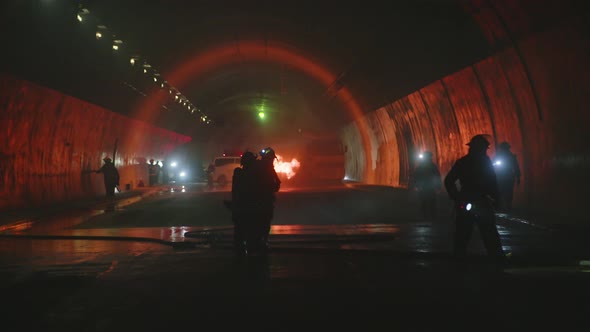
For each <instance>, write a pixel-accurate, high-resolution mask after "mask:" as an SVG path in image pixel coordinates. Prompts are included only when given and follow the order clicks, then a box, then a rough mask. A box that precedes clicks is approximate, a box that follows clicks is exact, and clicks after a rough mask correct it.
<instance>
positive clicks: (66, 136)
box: [0, 76, 190, 209]
mask: <svg viewBox="0 0 590 332" xmlns="http://www.w3.org/2000/svg"><path fill="white" fill-rule="evenodd" d="M0 128H2V130H1V131H0V142H3V144H1V145H0V208H3V209H4V208H14V207H20V206H40V205H45V204H51V203H53V202H58V201H62V200H66V199H72V198H81V197H89V196H92V197H93V196H102V195H104V185H103V182H102V181H103V178H102V174H97V173H92V172H89V171H90V170H96V169H98V168H100V166H101V165H102V163H103V162H102V158H104V157H106V156H109V157H111V158H113V153H114V152H115V148H116V155H115V158H114V161H115V166H116V167H117V168H118V170H119V173H120V176H121V181H120V185H121V188H122V189H124V188H125V185H126V184H129V185H130V186H131V187H134V186H136V185H137V184H138V182H139V181H140V180H143V181H144V182H145V183H146V185H147V165H146V160H149V159H151V158H153V159H155V160H162V159H163V157H164V156H165V155H166V154H167V153H168V152H170V151H171V150H172V149H174V148H175V147H176V146H178V145H180V144H182V143H185V142H189V141H190V138H189V137H187V136H183V135H179V134H176V133H173V132H170V131H166V130H163V129H160V128H157V127H154V126H151V125H148V124H146V123H143V122H139V121H136V120H133V119H130V118H127V117H125V116H122V115H119V114H116V113H113V112H110V111H108V110H106V109H103V108H100V107H98V106H96V105H92V104H89V103H87V102H84V101H81V100H78V99H76V98H73V97H70V96H67V95H64V94H62V93H60V92H57V91H54V90H50V89H47V88H44V87H41V86H38V85H35V84H32V83H30V82H26V81H22V80H18V79H15V78H12V77H6V76H0Z"/></svg>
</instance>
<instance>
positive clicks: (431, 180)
mask: <svg viewBox="0 0 590 332" xmlns="http://www.w3.org/2000/svg"><path fill="white" fill-rule="evenodd" d="M409 187H410V189H412V190H416V191H417V192H418V199H419V200H420V211H421V212H422V216H423V217H424V218H425V219H434V218H435V217H436V195H437V193H438V192H439V191H440V190H441V189H442V181H441V179H440V172H439V171H438V167H437V166H436V164H435V163H434V161H432V152H430V151H424V152H423V153H421V154H420V156H419V160H418V166H416V168H415V169H414V172H413V173H412V176H411V177H410V186H409Z"/></svg>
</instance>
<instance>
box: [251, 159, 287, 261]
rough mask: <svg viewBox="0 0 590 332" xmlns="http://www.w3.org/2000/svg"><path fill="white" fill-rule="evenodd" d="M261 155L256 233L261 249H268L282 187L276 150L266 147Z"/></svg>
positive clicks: (258, 171)
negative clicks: (278, 196) (277, 198)
mask: <svg viewBox="0 0 590 332" xmlns="http://www.w3.org/2000/svg"><path fill="white" fill-rule="evenodd" d="M260 156H261V159H260V160H259V161H258V169H257V173H258V174H257V175H258V176H257V178H258V195H257V197H258V206H259V222H258V223H257V224H258V225H257V226H256V228H257V229H258V231H257V232H256V233H257V234H258V236H257V238H258V241H259V249H261V250H263V251H266V250H267V249H268V236H269V233H270V225H271V221H272V218H273V216H274V208H275V201H276V193H277V192H278V191H279V189H280V188H281V180H280V179H279V176H278V175H277V172H276V171H275V169H274V161H275V159H276V154H275V151H274V150H273V149H272V148H265V149H263V150H262V151H261V153H260Z"/></svg>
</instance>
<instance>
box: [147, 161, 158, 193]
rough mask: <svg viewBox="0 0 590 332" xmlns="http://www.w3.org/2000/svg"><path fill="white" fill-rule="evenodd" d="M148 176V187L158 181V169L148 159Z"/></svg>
mask: <svg viewBox="0 0 590 332" xmlns="http://www.w3.org/2000/svg"><path fill="white" fill-rule="evenodd" d="M148 175H149V179H150V187H151V186H153V185H155V184H156V182H157V181H158V168H157V166H156V164H154V160H153V159H150V163H149V164H148Z"/></svg>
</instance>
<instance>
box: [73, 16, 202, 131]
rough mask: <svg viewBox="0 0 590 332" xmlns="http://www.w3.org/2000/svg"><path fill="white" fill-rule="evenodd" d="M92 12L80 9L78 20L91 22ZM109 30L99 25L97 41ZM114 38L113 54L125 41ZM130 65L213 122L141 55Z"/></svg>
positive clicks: (184, 105) (179, 102)
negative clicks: (149, 76)
mask: <svg viewBox="0 0 590 332" xmlns="http://www.w3.org/2000/svg"><path fill="white" fill-rule="evenodd" d="M90 18H91V16H90V11H89V10H88V9H87V8H83V7H80V8H79V10H78V13H77V15H76V19H77V20H78V22H80V23H84V22H85V21H90ZM108 33H109V32H108V28H107V27H106V26H104V25H97V26H96V34H95V35H96V39H97V40H100V39H103V38H104V37H106V36H107V35H108ZM112 38H113V45H112V48H113V52H120V50H121V48H122V46H123V41H122V40H121V39H117V38H116V36H115V35H112ZM129 63H130V65H131V66H134V67H136V66H137V67H139V66H141V68H142V70H143V73H144V74H146V75H151V77H152V80H153V81H154V83H156V84H158V85H159V86H160V88H161V89H166V90H168V92H169V94H170V95H171V96H174V102H177V103H178V104H179V105H182V107H186V109H187V110H188V111H189V112H190V113H191V114H195V112H196V113H198V115H199V116H200V119H201V121H202V122H203V123H206V124H211V122H212V121H211V120H210V119H209V118H208V117H207V116H206V115H205V114H204V113H203V112H202V111H201V110H200V109H199V108H197V107H196V106H194V105H193V104H192V103H191V102H190V101H189V100H188V98H186V97H185V96H184V95H183V94H182V93H180V91H178V89H176V88H175V87H173V86H171V85H170V84H169V83H168V82H167V81H166V80H165V79H163V78H162V76H161V75H160V74H159V73H158V72H157V71H156V70H155V69H154V68H153V67H152V66H151V65H150V64H149V63H148V62H147V61H145V59H142V58H141V57H140V56H139V55H133V56H131V57H130V58H129ZM162 107H163V108H165V109H167V107H166V106H162Z"/></svg>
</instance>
